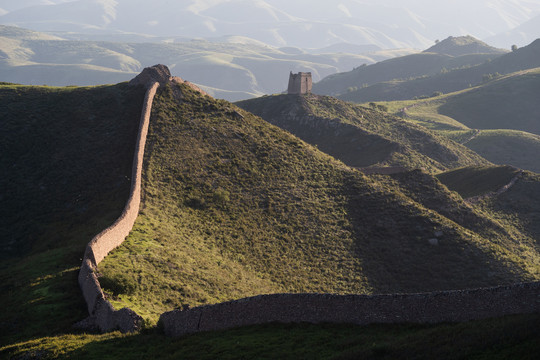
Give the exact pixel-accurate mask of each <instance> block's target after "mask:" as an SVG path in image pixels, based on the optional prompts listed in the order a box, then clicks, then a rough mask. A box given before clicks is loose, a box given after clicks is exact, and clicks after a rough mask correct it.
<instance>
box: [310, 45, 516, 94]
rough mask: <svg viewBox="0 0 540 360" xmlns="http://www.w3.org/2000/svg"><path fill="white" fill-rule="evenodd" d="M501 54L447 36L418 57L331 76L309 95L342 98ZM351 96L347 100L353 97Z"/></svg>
mask: <svg viewBox="0 0 540 360" xmlns="http://www.w3.org/2000/svg"><path fill="white" fill-rule="evenodd" d="M480 51H485V52H480ZM505 52H507V51H504V50H500V49H495V48H493V47H491V46H489V45H487V44H485V43H483V42H481V41H479V40H477V39H474V38H472V37H470V36H465V37H450V38H448V39H446V40H443V41H441V42H440V43H438V44H436V45H435V46H433V47H431V48H429V49H428V50H425V51H424V52H422V53H419V54H412V55H406V56H402V57H397V58H394V59H389V60H386V61H382V62H378V63H376V64H373V65H368V66H359V67H356V68H355V69H354V70H352V71H349V72H344V73H338V74H332V75H330V76H328V77H326V78H324V79H322V80H321V81H319V82H317V83H315V84H314V85H313V92H315V93H317V94H322V95H339V94H341V95H344V94H346V93H347V92H352V93H353V94H354V93H355V92H356V91H357V90H359V91H361V92H362V91H368V90H364V89H363V88H365V87H368V86H370V85H374V84H377V83H381V82H385V81H390V80H406V79H411V78H417V77H425V76H432V75H436V74H439V73H441V72H448V71H449V70H452V69H457V68H463V67H471V66H474V65H479V64H482V63H484V62H486V61H489V60H492V59H495V58H496V57H498V56H500V55H502V54H504V53H505ZM360 89H362V90H360ZM353 94H351V95H350V97H347V99H349V98H351V97H353V96H354V95H353ZM375 100H382V99H376V98H375ZM370 101H371V99H370Z"/></svg>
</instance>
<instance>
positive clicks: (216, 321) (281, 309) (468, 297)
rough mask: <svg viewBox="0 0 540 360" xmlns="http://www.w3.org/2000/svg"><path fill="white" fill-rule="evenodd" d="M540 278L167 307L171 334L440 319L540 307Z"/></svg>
mask: <svg viewBox="0 0 540 360" xmlns="http://www.w3.org/2000/svg"><path fill="white" fill-rule="evenodd" d="M539 290H540V282H533V283H524V284H516V285H509V286H499V287H494V288H483V289H474V290H455V291H441V292H432V293H422V294H392V295H331V294H273V295H261V296H255V297H250V298H245V299H241V300H236V301H229V302H225V303H220V304H215V305H206V306H201V307H196V308H193V309H189V310H184V311H181V310H174V311H170V312H166V313H163V314H162V315H161V317H160V319H159V322H160V326H161V327H162V328H163V330H164V332H165V334H166V335H168V336H182V335H185V334H190V333H195V332H199V331H215V330H224V329H229V328H234V327H239V326H247V325H256V324H265V323H270V322H280V323H301V322H307V323H342V324H343V323H345V324H347V323H348V324H358V325H365V324H371V323H402V322H408V323H438V322H447V321H449V322H460V321H469V320H479V319H485V318H490V317H499V316H504V315H512V314H528V313H534V312H538V311H540V291H539Z"/></svg>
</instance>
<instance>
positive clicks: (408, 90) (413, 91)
mask: <svg viewBox="0 0 540 360" xmlns="http://www.w3.org/2000/svg"><path fill="white" fill-rule="evenodd" d="M539 59H540V39H539V40H536V41H534V42H533V43H531V44H530V45H528V46H525V47H522V48H520V49H517V50H516V51H513V52H511V53H508V54H505V55H501V56H498V57H496V58H494V59H492V60H491V61H485V62H483V63H482V64H478V65H475V66H469V67H465V68H462V69H455V70H452V71H442V72H440V73H439V74H431V75H429V76H427V77H419V78H416V79H410V80H407V79H405V80H399V79H396V80H392V81H386V82H379V83H377V84H373V85H372V86H368V87H363V88H360V87H358V89H353V91H351V92H348V93H343V94H342V95H340V96H339V98H340V99H343V100H346V101H353V102H358V103H362V102H369V101H392V100H407V99H413V98H415V97H429V96H431V95H433V94H434V93H437V92H442V93H450V92H455V91H459V90H463V89H467V88H469V87H471V86H475V85H478V84H481V83H483V82H486V81H489V80H491V79H494V78H497V77H498V76H500V75H501V74H502V75H505V74H510V73H513V72H517V71H523V70H528V69H533V68H537V67H540V60H539ZM357 86H358V84H357Z"/></svg>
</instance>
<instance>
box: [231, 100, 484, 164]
mask: <svg viewBox="0 0 540 360" xmlns="http://www.w3.org/2000/svg"><path fill="white" fill-rule="evenodd" d="M238 105H239V106H241V107H243V108H244V109H246V110H248V111H251V112H252V113H254V114H256V115H259V116H261V117H262V118H263V119H265V120H266V121H268V122H270V123H272V124H274V125H277V126H279V127H282V128H283V129H285V130H288V131H290V132H291V133H293V134H295V135H297V136H298V137H300V138H302V139H303V140H305V141H306V142H308V143H310V144H313V145H316V146H317V147H318V148H319V149H321V150H322V151H324V152H326V153H328V154H330V155H332V156H334V157H336V158H338V159H340V160H342V161H343V162H345V163H346V164H347V165H349V166H353V167H367V166H402V167H406V168H409V169H414V168H424V169H426V170H427V171H429V172H437V171H440V170H445V169H450V168H454V167H459V166H464V165H473V164H476V165H480V164H488V162H487V161H486V160H484V159H482V158H481V157H480V156H478V155H477V154H475V153H473V152H472V151H470V150H468V149H466V148H465V147H463V146H461V145H459V144H457V143H455V142H453V141H449V140H448V139H446V138H444V137H442V136H438V135H436V134H435V133H434V132H431V131H429V130H426V129H424V128H423V127H421V126H417V125H415V124H413V123H410V122H407V121H404V120H403V119H401V118H398V117H395V116H392V115H390V114H387V113H385V112H382V111H376V110H373V109H368V108H365V107H362V106H358V105H353V104H349V103H345V102H343V101H340V100H337V99H335V98H331V97H323V96H316V95H309V96H290V95H278V96H269V97H261V98H257V99H252V100H246V101H242V102H239V103H238Z"/></svg>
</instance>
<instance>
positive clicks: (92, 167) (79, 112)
mask: <svg viewBox="0 0 540 360" xmlns="http://www.w3.org/2000/svg"><path fill="white" fill-rule="evenodd" d="M143 96H144V89H139V88H131V87H128V86H127V84H119V85H115V86H105V87H91V88H47V87H30V86H13V85H12V86H9V85H4V86H0V113H2V122H1V124H0V137H1V140H0V152H1V154H2V156H1V157H0V173H1V174H2V176H0V188H1V189H2V193H1V195H0V197H1V201H0V231H1V233H2V237H1V238H0V247H1V249H2V251H1V252H0V254H1V255H0V256H1V261H0V284H1V290H0V292H1V293H2V294H3V295H2V296H1V297H0V308H1V309H2V310H1V311H0V333H1V334H2V338H3V339H2V341H0V343H5V342H4V341H7V340H6V338H10V337H15V338H18V339H25V338H27V337H28V336H38V335H41V336H44V335H49V334H51V333H53V332H58V331H64V330H66V329H69V328H70V326H71V325H72V324H73V323H74V322H75V321H78V320H80V319H81V318H82V317H83V316H85V311H86V309H85V306H84V302H83V300H82V297H81V293H80V290H79V288H78V285H77V280H76V279H77V273H78V269H79V266H80V259H81V256H82V254H83V251H84V248H85V246H86V243H87V242H88V241H89V240H90V239H91V238H92V237H93V236H94V235H95V234H97V233H98V232H100V231H101V230H102V229H104V228H105V227H107V226H109V225H110V224H112V222H113V221H114V220H115V219H116V217H117V216H118V215H119V214H120V212H121V211H122V208H123V206H124V203H125V201H126V199H127V196H128V192H129V188H130V180H129V178H130V176H131V163H132V159H133V151H134V147H135V137H136V133H137V130H138V126H139V117H140V108H141V106H142V100H143Z"/></svg>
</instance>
